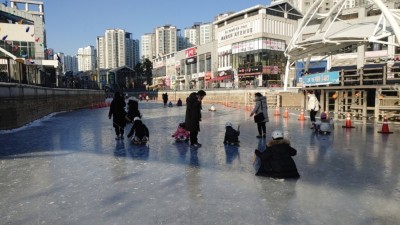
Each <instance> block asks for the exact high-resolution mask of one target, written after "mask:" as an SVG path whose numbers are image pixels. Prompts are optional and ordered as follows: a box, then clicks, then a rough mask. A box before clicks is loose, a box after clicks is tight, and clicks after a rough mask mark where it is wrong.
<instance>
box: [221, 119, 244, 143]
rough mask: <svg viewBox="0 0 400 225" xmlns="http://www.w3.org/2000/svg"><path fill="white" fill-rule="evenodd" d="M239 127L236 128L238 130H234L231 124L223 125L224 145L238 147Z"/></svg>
mask: <svg viewBox="0 0 400 225" xmlns="http://www.w3.org/2000/svg"><path fill="white" fill-rule="evenodd" d="M239 128H240V126H238V129H237V130H235V129H234V128H233V127H232V123H230V122H227V123H226V124H225V138H224V144H230V145H236V146H238V145H239V143H240V141H239V135H240V131H239Z"/></svg>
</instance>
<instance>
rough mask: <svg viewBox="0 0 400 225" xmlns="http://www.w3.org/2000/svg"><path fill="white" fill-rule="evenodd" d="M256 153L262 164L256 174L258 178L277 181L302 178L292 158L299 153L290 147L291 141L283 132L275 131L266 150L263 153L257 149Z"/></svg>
mask: <svg viewBox="0 0 400 225" xmlns="http://www.w3.org/2000/svg"><path fill="white" fill-rule="evenodd" d="M254 153H255V155H256V156H257V157H259V160H260V162H261V164H260V167H259V168H258V170H257V172H256V175H257V176H267V177H272V178H276V179H285V178H299V177H300V174H299V172H298V171H297V167H296V163H295V162H294V160H293V158H292V156H295V155H296V153H297V151H296V149H294V148H292V147H291V146H290V142H289V140H286V139H284V138H283V133H282V131H280V130H276V131H273V132H272V140H271V141H269V142H268V143H267V146H266V150H265V151H263V152H261V151H259V150H257V149H256V150H255V152H254Z"/></svg>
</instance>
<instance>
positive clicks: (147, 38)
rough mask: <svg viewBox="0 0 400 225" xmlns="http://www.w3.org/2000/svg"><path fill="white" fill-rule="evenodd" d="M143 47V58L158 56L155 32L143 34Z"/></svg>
mask: <svg viewBox="0 0 400 225" xmlns="http://www.w3.org/2000/svg"><path fill="white" fill-rule="evenodd" d="M141 39H142V42H141V49H142V55H141V59H150V60H152V59H153V58H155V57H156V48H155V47H156V45H155V44H156V43H155V42H156V35H155V34H154V33H147V34H144V35H142V38H141Z"/></svg>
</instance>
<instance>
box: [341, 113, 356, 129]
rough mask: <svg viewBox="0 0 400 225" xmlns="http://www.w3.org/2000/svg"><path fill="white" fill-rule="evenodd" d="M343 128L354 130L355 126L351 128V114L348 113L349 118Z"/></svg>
mask: <svg viewBox="0 0 400 225" xmlns="http://www.w3.org/2000/svg"><path fill="white" fill-rule="evenodd" d="M342 127H343V128H354V127H353V126H351V119H350V113H347V117H346V125H345V126H342Z"/></svg>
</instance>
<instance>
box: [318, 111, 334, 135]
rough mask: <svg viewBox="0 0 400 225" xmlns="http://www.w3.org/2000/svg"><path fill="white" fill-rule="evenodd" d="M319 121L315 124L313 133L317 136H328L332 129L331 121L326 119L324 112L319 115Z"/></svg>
mask: <svg viewBox="0 0 400 225" xmlns="http://www.w3.org/2000/svg"><path fill="white" fill-rule="evenodd" d="M320 118H321V121H318V122H316V123H315V132H317V133H319V134H330V133H331V131H332V128H333V120H330V119H329V118H328V115H327V114H326V113H325V112H322V113H321V116H320Z"/></svg>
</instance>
